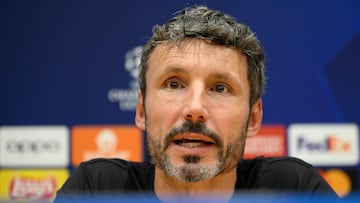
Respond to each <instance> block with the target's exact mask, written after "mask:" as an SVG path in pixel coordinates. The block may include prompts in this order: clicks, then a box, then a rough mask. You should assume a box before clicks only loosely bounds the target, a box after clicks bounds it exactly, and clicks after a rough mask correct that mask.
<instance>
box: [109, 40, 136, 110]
mask: <svg viewBox="0 0 360 203" xmlns="http://www.w3.org/2000/svg"><path fill="white" fill-rule="evenodd" d="M142 50H143V47H142V46H137V47H134V48H133V49H131V50H129V51H128V52H127V53H126V55H125V64H124V66H125V70H126V71H128V72H129V75H130V76H131V78H132V79H131V80H130V81H129V87H128V88H125V89H121V88H111V89H110V90H109V91H108V94H107V97H108V100H109V101H110V102H115V103H118V104H119V108H120V110H122V111H134V110H135V109H136V104H137V99H138V87H139V85H138V75H139V71H140V60H141V53H142Z"/></svg>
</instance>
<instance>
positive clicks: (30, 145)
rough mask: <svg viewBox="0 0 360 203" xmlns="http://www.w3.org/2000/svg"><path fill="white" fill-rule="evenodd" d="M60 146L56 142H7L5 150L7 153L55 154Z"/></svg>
mask: <svg viewBox="0 0 360 203" xmlns="http://www.w3.org/2000/svg"><path fill="white" fill-rule="evenodd" d="M60 148H61V146H60V143H59V142H58V141H57V140H54V139H52V140H26V139H24V140H8V141H7V142H6V150H7V151H8V152H9V153H20V154H25V153H44V152H48V153H56V152H58V151H59V150H60Z"/></svg>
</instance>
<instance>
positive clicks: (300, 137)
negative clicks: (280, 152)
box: [288, 124, 359, 166]
mask: <svg viewBox="0 0 360 203" xmlns="http://www.w3.org/2000/svg"><path fill="white" fill-rule="evenodd" d="M358 137H359V131H358V128H357V126H356V125H353V124H293V125H291V126H289V130H288V145H289V155H290V156H295V157H299V158H301V159H304V160H305V161H308V162H310V163H311V164H313V165H318V166H339V165H356V164H358V163H359V142H358Z"/></svg>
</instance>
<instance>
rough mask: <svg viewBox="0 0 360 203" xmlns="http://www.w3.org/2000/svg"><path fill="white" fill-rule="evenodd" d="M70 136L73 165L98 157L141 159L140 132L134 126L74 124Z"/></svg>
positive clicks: (141, 144) (141, 142) (141, 141)
mask: <svg viewBox="0 0 360 203" xmlns="http://www.w3.org/2000/svg"><path fill="white" fill-rule="evenodd" d="M71 138H72V152H73V153H72V163H73V165H75V166H76V165H78V164H80V163H81V162H83V161H88V160H90V159H94V158H100V157H103V158H120V159H125V160H130V161H142V160H143V159H142V157H143V140H142V134H141V131H140V130H139V129H138V128H136V127H135V126H75V127H74V128H73V129H72V137H71Z"/></svg>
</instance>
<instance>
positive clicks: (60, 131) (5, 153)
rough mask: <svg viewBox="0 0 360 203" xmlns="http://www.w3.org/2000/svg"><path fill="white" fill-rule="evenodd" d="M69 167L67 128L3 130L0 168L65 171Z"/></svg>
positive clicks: (1, 130) (49, 127)
mask: <svg viewBox="0 0 360 203" xmlns="http://www.w3.org/2000/svg"><path fill="white" fill-rule="evenodd" d="M68 163H69V131H68V129H67V127H65V126H3V127H1V128H0V166H4V167H42V166H45V167H63V166H67V165H68Z"/></svg>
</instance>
